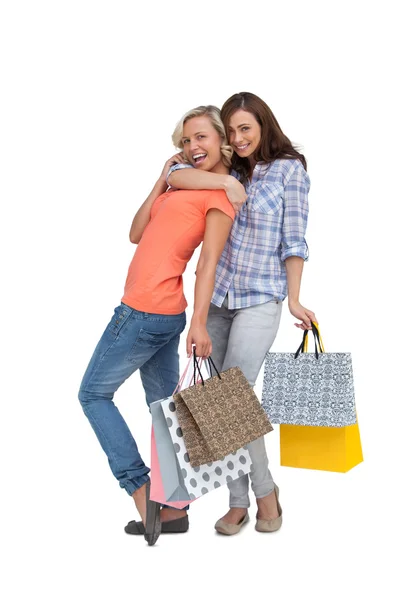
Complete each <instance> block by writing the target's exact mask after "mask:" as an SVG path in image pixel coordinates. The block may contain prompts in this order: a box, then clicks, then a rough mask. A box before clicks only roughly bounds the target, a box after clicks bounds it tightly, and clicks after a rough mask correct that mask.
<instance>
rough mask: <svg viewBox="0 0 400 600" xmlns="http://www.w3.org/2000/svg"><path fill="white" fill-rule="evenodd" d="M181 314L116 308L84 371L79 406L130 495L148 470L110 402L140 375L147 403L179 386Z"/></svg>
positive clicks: (158, 398)
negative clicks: (126, 384)
mask: <svg viewBox="0 0 400 600" xmlns="http://www.w3.org/2000/svg"><path fill="white" fill-rule="evenodd" d="M185 325H186V316H185V313H184V312H183V313H181V314H179V315H157V314H152V313H145V312H140V311H138V310H135V309H133V308H130V307H129V306H127V305H126V304H121V305H120V306H118V307H117V308H116V309H115V311H114V316H113V318H112V319H111V321H110V323H109V324H108V325H107V327H106V329H105V331H104V333H103V335H102V337H101V339H100V341H99V343H98V344H97V346H96V349H95V351H94V354H93V356H92V358H91V360H90V362H89V365H88V367H87V369H86V373H85V375H84V377H83V380H82V383H81V387H80V390H79V400H80V403H81V405H82V408H83V411H84V413H85V415H86V416H87V418H88V419H89V421H90V424H91V426H92V427H93V429H94V432H95V434H96V435H97V438H98V440H99V442H100V444H101V446H102V448H103V450H104V452H105V453H106V455H107V458H108V462H109V464H110V467H111V470H112V472H113V474H114V476H115V477H116V478H117V479H118V481H119V485H120V486H121V488H123V489H125V490H126V491H127V493H128V494H129V495H132V493H133V492H135V491H136V490H137V489H138V488H140V487H141V486H142V485H144V484H145V483H146V482H147V481H148V479H149V477H148V475H147V474H148V473H149V471H150V469H149V468H148V467H146V465H145V464H144V462H143V460H142V458H141V456H140V454H139V451H138V448H137V445H136V442H135V440H134V439H133V436H132V434H131V432H130V431H129V429H128V426H127V424H126V423H125V421H124V419H123V417H122V415H121V413H120V412H119V410H118V408H117V407H116V406H115V404H114V402H113V398H114V394H115V392H116V391H117V389H118V388H119V387H120V385H121V384H122V383H123V382H124V381H125V380H126V379H128V377H130V376H131V375H132V373H134V372H135V371H137V369H140V376H141V379H142V383H143V387H144V390H145V393H146V402H147V404H148V405H150V403H151V402H154V401H155V400H160V399H161V398H166V397H167V396H170V395H171V394H172V393H173V391H174V389H175V387H176V385H177V383H178V381H179V355H178V345H179V336H180V334H181V333H182V332H183V330H184V329H185Z"/></svg>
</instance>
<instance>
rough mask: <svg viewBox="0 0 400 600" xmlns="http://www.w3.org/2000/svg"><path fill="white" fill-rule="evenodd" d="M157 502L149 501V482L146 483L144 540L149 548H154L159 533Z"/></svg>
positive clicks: (158, 504) (158, 506)
mask: <svg viewBox="0 0 400 600" xmlns="http://www.w3.org/2000/svg"><path fill="white" fill-rule="evenodd" d="M160 508H161V504H160V503H159V502H154V501H153V500H150V481H148V482H147V483H146V527H145V532H144V539H145V540H146V542H147V543H148V545H149V546H154V544H155V543H156V541H157V540H158V538H159V537H160V533H161V522H160Z"/></svg>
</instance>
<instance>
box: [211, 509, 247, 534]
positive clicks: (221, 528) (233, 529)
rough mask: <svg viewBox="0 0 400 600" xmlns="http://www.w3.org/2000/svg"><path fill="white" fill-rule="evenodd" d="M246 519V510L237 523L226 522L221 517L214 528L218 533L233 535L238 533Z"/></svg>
mask: <svg viewBox="0 0 400 600" xmlns="http://www.w3.org/2000/svg"><path fill="white" fill-rule="evenodd" d="M248 521H249V513H248V512H246V514H245V515H244V517H243V518H242V519H241V520H240V521H239V523H237V524H231V523H226V522H225V521H223V520H222V519H219V520H218V521H217V522H216V523H215V529H216V530H217V531H218V533H222V534H223V535H235V534H236V533H239V531H240V530H241V529H242V527H243V525H245V524H246V523H248Z"/></svg>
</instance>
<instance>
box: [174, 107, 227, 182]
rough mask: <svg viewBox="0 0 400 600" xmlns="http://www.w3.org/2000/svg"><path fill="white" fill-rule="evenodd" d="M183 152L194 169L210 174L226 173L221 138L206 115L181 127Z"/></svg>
mask: <svg viewBox="0 0 400 600" xmlns="http://www.w3.org/2000/svg"><path fill="white" fill-rule="evenodd" d="M182 146H183V152H184V155H185V156H186V158H187V160H188V161H189V162H190V163H191V164H192V165H193V166H194V167H195V168H196V169H201V170H202V171H211V172H212V173H226V172H227V168H226V167H225V166H224V164H223V163H222V155H221V137H220V135H219V133H218V131H217V130H216V129H215V127H214V126H213V124H212V122H211V120H210V119H209V117H207V116H206V115H203V116H201V117H192V118H191V119H188V120H187V121H186V123H185V124H184V126H183V136H182Z"/></svg>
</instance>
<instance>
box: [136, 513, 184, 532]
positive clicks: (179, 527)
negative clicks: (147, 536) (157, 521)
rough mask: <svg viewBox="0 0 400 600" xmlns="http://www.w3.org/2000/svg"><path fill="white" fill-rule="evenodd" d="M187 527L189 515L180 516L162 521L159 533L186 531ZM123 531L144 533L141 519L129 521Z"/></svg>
mask: <svg viewBox="0 0 400 600" xmlns="http://www.w3.org/2000/svg"><path fill="white" fill-rule="evenodd" d="M188 529H189V517H188V516H187V515H186V516H185V517H180V518H179V519H174V520H173V521H164V522H163V523H161V533H186V531H188ZM125 533H129V534H130V535H144V533H145V532H144V525H143V523H142V521H129V523H128V524H127V525H125Z"/></svg>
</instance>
